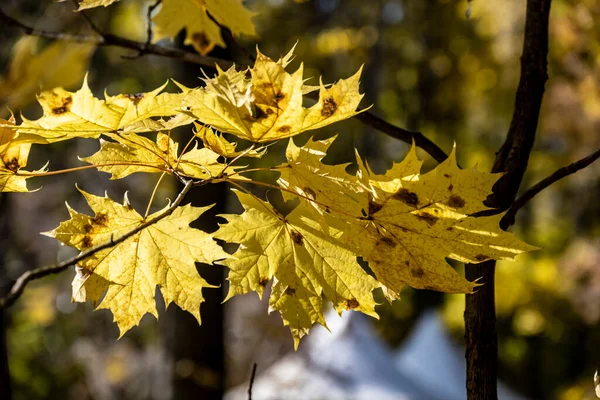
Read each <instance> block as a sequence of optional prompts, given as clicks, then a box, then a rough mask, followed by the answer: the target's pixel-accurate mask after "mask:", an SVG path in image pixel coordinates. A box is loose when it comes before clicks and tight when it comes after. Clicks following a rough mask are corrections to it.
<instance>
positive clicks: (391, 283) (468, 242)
mask: <svg viewBox="0 0 600 400" xmlns="http://www.w3.org/2000/svg"><path fill="white" fill-rule="evenodd" d="M329 144H330V141H324V142H323V141H322V142H313V141H309V142H308V143H307V144H306V145H305V146H304V147H302V148H298V147H296V146H294V145H293V144H290V147H289V148H288V150H291V151H288V158H290V155H292V157H291V159H295V160H296V162H297V163H298V165H296V166H294V167H291V168H288V169H287V170H286V169H284V170H283V172H282V178H280V180H279V184H280V185H281V186H282V187H283V188H284V189H287V190H289V191H292V192H296V193H298V194H300V195H306V194H308V197H309V199H310V201H309V202H312V203H313V205H314V206H315V207H317V208H320V209H321V210H325V211H326V212H324V213H322V216H323V217H324V219H325V224H322V226H329V227H335V229H337V230H339V232H341V235H339V236H337V237H336V240H337V241H338V242H339V244H338V245H341V246H345V247H346V248H347V249H348V250H350V251H352V252H354V254H355V255H356V256H361V257H363V259H364V260H365V261H367V262H369V267H370V268H371V270H372V271H373V273H374V274H375V276H376V278H377V280H378V281H379V282H380V283H381V284H382V285H383V289H384V293H385V295H386V297H387V298H388V299H389V300H394V299H397V298H398V297H399V294H400V291H401V289H402V287H403V286H404V285H409V286H412V287H414V288H419V289H431V290H437V291H442V292H449V293H470V292H472V291H473V288H474V287H475V286H477V284H476V283H474V282H469V281H467V280H466V279H464V278H463V277H462V276H460V275H459V274H458V273H457V272H456V271H455V270H454V269H453V268H451V267H450V266H449V265H448V263H447V262H446V261H445V259H446V258H451V259H454V260H458V261H462V262H469V263H479V262H483V261H485V260H490V259H496V260H499V259H513V258H514V257H515V256H516V255H518V254H520V253H522V252H525V251H529V250H533V249H535V247H533V246H529V245H527V244H525V243H523V242H521V241H519V240H518V239H516V238H515V237H514V236H513V235H512V234H511V233H508V232H504V231H502V230H501V229H500V228H499V221H500V219H501V218H502V214H500V215H495V216H491V217H481V218H475V217H471V216H469V215H470V214H473V213H476V212H479V211H484V210H488V207H486V206H485V205H484V201H485V200H486V198H487V196H488V195H489V194H491V192H492V186H493V185H494V183H495V182H496V181H497V180H498V178H499V176H500V174H490V173H484V172H479V171H477V170H476V169H460V168H459V167H458V165H457V164H456V157H455V152H454V151H453V152H452V154H451V155H450V157H449V158H448V159H447V160H446V161H444V162H443V163H442V164H440V165H439V166H438V167H437V168H435V169H434V170H432V171H430V172H429V173H427V174H424V175H420V169H421V164H422V163H421V161H419V160H418V158H417V156H416V151H415V148H414V146H413V148H412V149H411V151H410V152H409V154H408V156H407V157H406V158H405V159H404V160H403V161H402V162H401V163H397V164H394V165H393V167H392V168H391V169H390V170H388V171H387V172H386V174H384V175H376V174H373V172H372V171H371V170H370V169H369V168H368V166H366V165H365V164H363V163H362V161H361V160H360V157H358V162H359V174H358V177H354V176H350V175H349V174H347V173H346V172H345V169H344V168H337V169H336V166H326V165H322V164H321V165H319V163H320V159H321V158H323V157H324V156H325V151H326V149H327V147H328V146H329ZM311 171H314V172H315V174H314V176H311V175H310V172H311ZM357 179H358V181H360V183H361V186H362V187H363V189H364V190H356V192H355V193H354V199H353V200H352V201H351V197H350V198H347V199H346V200H344V201H343V202H342V203H339V201H337V202H336V197H339V198H342V194H343V193H344V192H349V191H351V188H352V187H354V185H356V182H357ZM361 207H362V208H361Z"/></svg>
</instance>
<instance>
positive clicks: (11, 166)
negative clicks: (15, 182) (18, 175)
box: [6, 157, 21, 172]
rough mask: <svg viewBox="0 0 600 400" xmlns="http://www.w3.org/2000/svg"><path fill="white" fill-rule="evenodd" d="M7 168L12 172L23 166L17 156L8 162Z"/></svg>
mask: <svg viewBox="0 0 600 400" xmlns="http://www.w3.org/2000/svg"><path fill="white" fill-rule="evenodd" d="M6 168H8V169H9V170H11V171H12V172H17V171H18V170H19V168H21V166H20V165H19V160H18V159H17V157H14V158H13V159H12V160H10V161H9V162H7V163H6Z"/></svg>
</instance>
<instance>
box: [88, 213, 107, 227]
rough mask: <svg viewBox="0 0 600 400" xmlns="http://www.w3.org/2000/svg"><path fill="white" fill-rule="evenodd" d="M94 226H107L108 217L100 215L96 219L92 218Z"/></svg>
mask: <svg viewBox="0 0 600 400" xmlns="http://www.w3.org/2000/svg"><path fill="white" fill-rule="evenodd" d="M92 224H93V225H100V226H106V225H107V224H108V215H106V214H103V213H98V214H96V216H95V217H94V218H92Z"/></svg>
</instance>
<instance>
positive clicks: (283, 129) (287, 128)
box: [277, 125, 292, 133]
mask: <svg viewBox="0 0 600 400" xmlns="http://www.w3.org/2000/svg"><path fill="white" fill-rule="evenodd" d="M291 130H292V127H291V126H289V125H283V126H280V127H279V128H277V132H281V133H288V132H289V131H291Z"/></svg>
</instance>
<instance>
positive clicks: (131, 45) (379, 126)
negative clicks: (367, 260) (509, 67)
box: [0, 2, 448, 162]
mask: <svg viewBox="0 0 600 400" xmlns="http://www.w3.org/2000/svg"><path fill="white" fill-rule="evenodd" d="M158 3H159V2H157V3H155V4H158ZM149 13H151V11H150V10H149ZM0 21H1V22H4V23H6V24H7V25H9V26H13V27H15V28H18V29H21V30H22V31H23V32H24V33H25V34H27V35H30V36H39V37H43V38H46V39H54V40H66V41H71V42H83V43H94V44H96V45H97V46H116V47H121V48H124V49H131V50H135V51H136V52H137V55H136V56H135V57H139V56H142V55H146V54H151V55H155V56H160V57H166V58H171V59H176V60H180V61H183V62H188V63H192V64H198V65H202V66H205V67H211V68H213V67H214V66H215V64H217V65H219V66H220V67H221V68H222V69H228V68H230V67H231V66H232V65H234V63H233V62H231V61H228V60H223V59H220V58H216V57H210V56H202V55H200V54H197V53H192V52H189V51H185V50H180V49H175V48H169V47H163V46H157V45H155V44H152V43H150V42H151V40H147V41H146V42H145V43H143V42H137V41H135V40H130V39H126V38H123V37H120V36H116V35H112V34H110V33H102V32H99V31H96V33H97V34H98V36H97V37H94V36H88V35H73V34H68V33H63V32H49V31H44V30H39V29H34V28H32V27H29V26H27V25H25V24H23V23H21V22H19V21H17V20H15V19H14V18H12V17H10V16H8V15H7V14H6V13H4V11H2V10H0ZM149 32H150V33H151V32H152V31H151V28H149ZM148 37H149V38H150V39H151V36H150V35H149V36H148ZM238 67H240V68H246V66H245V65H241V64H238ZM309 97H311V96H309ZM312 98H315V97H312ZM316 99H317V100H318V94H316ZM354 118H356V119H357V120H359V121H360V122H362V123H363V124H365V125H367V126H370V127H371V128H373V129H375V130H378V131H380V132H383V133H385V134H386V135H388V136H390V137H392V138H394V139H398V140H401V141H403V142H405V143H408V144H412V143H413V140H414V143H415V144H416V145H417V146H418V147H420V148H422V149H423V150H425V151H426V152H427V153H428V154H429V155H430V156H431V157H433V158H434V159H435V160H436V161H438V162H442V161H444V160H445V159H446V158H448V155H447V154H446V153H445V152H444V151H443V150H442V149H441V148H440V147H439V146H437V145H436V144H435V143H433V142H432V141H431V140H430V139H428V138H427V137H425V136H424V135H423V134H422V133H421V132H413V131H409V130H407V129H403V128H400V127H398V126H395V125H392V124H390V123H389V122H387V121H385V120H383V119H381V118H379V117H377V116H376V115H375V114H373V113H371V112H369V111H365V112H362V113H360V114H357V115H355V116H354Z"/></svg>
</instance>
